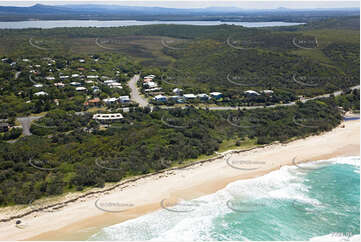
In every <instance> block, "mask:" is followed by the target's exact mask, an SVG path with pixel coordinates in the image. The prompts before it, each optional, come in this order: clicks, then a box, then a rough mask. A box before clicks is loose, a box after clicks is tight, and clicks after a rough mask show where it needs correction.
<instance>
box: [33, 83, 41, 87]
mask: <svg viewBox="0 0 361 242" xmlns="http://www.w3.org/2000/svg"><path fill="white" fill-rule="evenodd" d="M34 87H37V88H39V87H43V84H40V83H38V84H34Z"/></svg>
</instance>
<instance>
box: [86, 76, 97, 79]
mask: <svg viewBox="0 0 361 242" xmlns="http://www.w3.org/2000/svg"><path fill="white" fill-rule="evenodd" d="M86 78H88V79H96V78H99V76H86Z"/></svg>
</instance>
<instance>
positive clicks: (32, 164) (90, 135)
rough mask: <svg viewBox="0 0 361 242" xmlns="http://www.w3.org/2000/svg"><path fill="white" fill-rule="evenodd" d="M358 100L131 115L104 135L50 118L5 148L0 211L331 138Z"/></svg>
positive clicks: (354, 96) (78, 122)
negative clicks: (222, 157) (234, 150)
mask: <svg viewBox="0 0 361 242" xmlns="http://www.w3.org/2000/svg"><path fill="white" fill-rule="evenodd" d="M359 98H360V95H359V91H358V90H355V91H353V92H351V93H348V94H345V95H342V96H339V97H337V99H335V98H333V97H331V98H324V99H318V100H315V101H309V102H307V103H305V104H303V103H301V102H300V103H298V104H297V105H295V106H290V107H279V108H271V109H270V108H267V109H255V110H251V111H243V110H238V111H232V112H230V111H209V110H207V109H195V108H193V107H188V108H186V109H171V110H159V109H158V110H157V109H156V110H154V111H153V112H150V110H149V108H145V109H140V108H134V109H133V108H132V109H131V110H130V112H129V113H126V114H124V115H125V117H124V120H123V121H121V122H120V123H114V124H112V125H111V126H110V127H108V128H107V129H101V128H100V127H99V126H100V125H99V124H98V123H96V122H94V121H92V120H91V118H90V116H89V115H81V116H74V115H75V114H71V113H64V112H61V111H54V112H50V113H49V114H48V115H47V116H45V117H44V118H42V119H40V120H39V121H37V122H36V123H35V124H33V127H32V129H33V131H34V132H35V133H36V135H32V136H28V137H24V138H22V139H20V140H19V141H18V142H17V143H15V144H8V143H1V145H0V166H1V167H0V168H1V170H0V191H1V192H0V204H1V205H11V204H19V203H20V204H24V203H28V202H29V201H31V200H33V199H37V198H40V197H42V196H48V195H56V194H61V193H63V192H65V191H71V190H82V189H84V188H85V187H90V186H97V187H102V186H103V185H104V183H105V182H117V181H119V180H121V179H123V178H125V177H127V176H132V175H139V174H146V173H149V172H154V171H158V170H161V169H165V168H167V167H170V166H172V165H175V164H183V163H184V162H185V161H187V160H189V159H192V158H197V157H199V156H200V155H211V154H214V152H215V151H217V150H219V148H220V146H221V145H222V143H224V142H226V141H232V143H233V144H234V145H236V146H242V144H244V143H249V141H250V140H254V142H255V144H268V143H270V142H272V141H281V142H285V141H287V140H289V139H292V138H296V137H304V136H307V135H310V134H316V133H320V132H323V131H328V130H331V129H332V128H333V127H335V126H336V125H338V124H339V123H340V122H341V120H342V118H341V115H340V112H339V108H338V105H342V106H344V108H345V110H348V109H350V108H351V107H354V108H357V106H358V105H359V104H358V102H359ZM42 130H43V131H42Z"/></svg>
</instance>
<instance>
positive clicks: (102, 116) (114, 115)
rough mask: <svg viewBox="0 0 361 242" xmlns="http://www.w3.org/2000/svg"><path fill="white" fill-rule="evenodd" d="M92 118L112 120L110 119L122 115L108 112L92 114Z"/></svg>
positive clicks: (119, 118) (119, 117)
mask: <svg viewBox="0 0 361 242" xmlns="http://www.w3.org/2000/svg"><path fill="white" fill-rule="evenodd" d="M93 119H95V120H99V121H112V120H121V119H123V115H122V114H121V113H109V114H101V113H98V114H94V115H93Z"/></svg>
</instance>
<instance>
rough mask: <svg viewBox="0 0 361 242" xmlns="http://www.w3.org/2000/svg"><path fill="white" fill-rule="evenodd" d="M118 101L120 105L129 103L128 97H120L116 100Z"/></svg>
mask: <svg viewBox="0 0 361 242" xmlns="http://www.w3.org/2000/svg"><path fill="white" fill-rule="evenodd" d="M118 100H119V102H121V103H129V102H130V98H129V96H120V97H119V98H118Z"/></svg>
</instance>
